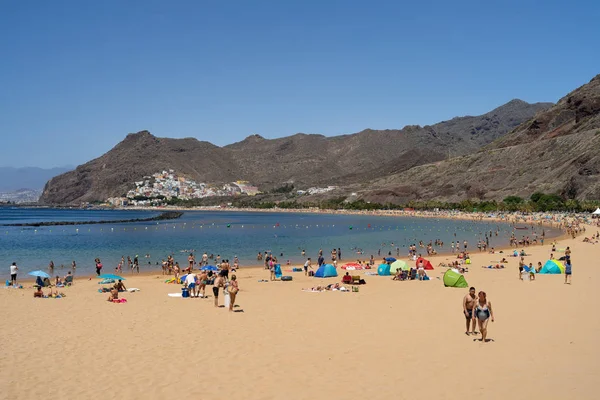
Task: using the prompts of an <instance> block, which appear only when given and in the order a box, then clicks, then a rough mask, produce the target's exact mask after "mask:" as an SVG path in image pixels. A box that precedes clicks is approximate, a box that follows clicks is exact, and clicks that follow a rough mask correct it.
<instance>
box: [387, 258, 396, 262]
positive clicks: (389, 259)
mask: <svg viewBox="0 0 600 400" xmlns="http://www.w3.org/2000/svg"><path fill="white" fill-rule="evenodd" d="M385 261H388V262H394V261H396V259H395V258H394V257H387V258H386V259H385Z"/></svg>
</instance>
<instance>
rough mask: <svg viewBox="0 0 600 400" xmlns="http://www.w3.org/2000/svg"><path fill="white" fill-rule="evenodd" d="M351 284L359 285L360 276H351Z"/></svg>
mask: <svg viewBox="0 0 600 400" xmlns="http://www.w3.org/2000/svg"><path fill="white" fill-rule="evenodd" d="M352 284H353V285H360V275H352Z"/></svg>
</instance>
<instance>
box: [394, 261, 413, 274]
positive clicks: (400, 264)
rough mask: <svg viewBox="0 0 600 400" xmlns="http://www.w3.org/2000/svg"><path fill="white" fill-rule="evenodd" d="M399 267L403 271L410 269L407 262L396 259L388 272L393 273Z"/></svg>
mask: <svg viewBox="0 0 600 400" xmlns="http://www.w3.org/2000/svg"><path fill="white" fill-rule="evenodd" d="M399 269H401V270H403V271H408V270H409V269H410V267H409V266H408V264H407V263H406V262H405V261H402V260H396V261H394V262H393V263H392V265H391V266H390V272H391V273H395V272H396V271H398V270H399Z"/></svg>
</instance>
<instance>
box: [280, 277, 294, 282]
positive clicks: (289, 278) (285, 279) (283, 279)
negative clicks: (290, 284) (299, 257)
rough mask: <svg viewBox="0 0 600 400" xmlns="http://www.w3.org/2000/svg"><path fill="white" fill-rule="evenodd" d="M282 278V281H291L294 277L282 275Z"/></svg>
mask: <svg viewBox="0 0 600 400" xmlns="http://www.w3.org/2000/svg"><path fill="white" fill-rule="evenodd" d="M281 280H282V281H291V280H292V277H291V276H282V277H281Z"/></svg>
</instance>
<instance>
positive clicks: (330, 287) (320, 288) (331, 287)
mask: <svg viewBox="0 0 600 400" xmlns="http://www.w3.org/2000/svg"><path fill="white" fill-rule="evenodd" d="M302 290H303V291H305V292H323V291H325V290H331V291H337V290H339V291H341V292H347V291H348V289H346V287H345V286H342V285H340V284H339V283H335V284H334V283H330V284H329V285H326V286H320V285H319V286H316V287H314V288H310V289H302Z"/></svg>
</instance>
